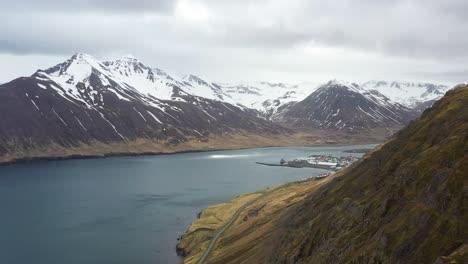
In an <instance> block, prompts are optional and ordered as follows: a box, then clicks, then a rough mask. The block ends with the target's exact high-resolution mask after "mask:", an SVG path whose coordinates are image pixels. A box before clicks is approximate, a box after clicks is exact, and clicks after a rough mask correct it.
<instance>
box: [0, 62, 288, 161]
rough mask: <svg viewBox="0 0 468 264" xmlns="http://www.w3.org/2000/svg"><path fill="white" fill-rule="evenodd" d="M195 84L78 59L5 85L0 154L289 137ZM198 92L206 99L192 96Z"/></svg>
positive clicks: (140, 68)
mask: <svg viewBox="0 0 468 264" xmlns="http://www.w3.org/2000/svg"><path fill="white" fill-rule="evenodd" d="M192 82H193V80H192V79H189V80H181V79H177V78H175V77H172V76H170V75H169V74H167V73H165V72H164V71H162V70H159V69H155V68H151V67H148V66H146V65H144V64H143V63H141V62H139V61H138V60H136V59H135V58H131V57H125V58H122V59H119V60H116V61H110V62H100V61H98V60H96V59H95V58H93V57H91V56H89V55H86V54H75V55H74V56H72V57H71V58H70V59H68V60H67V61H65V62H63V63H60V64H58V65H56V66H54V67H51V68H48V69H45V70H38V71H37V72H36V73H34V74H33V75H32V76H30V77H21V78H18V79H15V80H13V81H11V82H9V83H5V84H3V85H1V86H0V154H2V155H6V154H7V153H10V152H15V151H16V152H17V151H27V150H28V149H38V147H40V148H47V149H54V148H57V147H67V148H71V147H79V146H82V145H83V144H85V145H86V144H96V142H97V143H99V142H100V143H106V144H109V143H112V142H129V141H135V140H138V139H145V140H150V141H155V142H161V144H162V143H164V144H170V145H177V144H179V143H181V142H186V141H195V142H197V141H202V140H206V139H207V137H208V136H210V135H224V134H229V133H236V132H240V131H247V132H250V133H259V132H262V133H281V132H282V131H286V129H284V128H281V127H279V126H277V125H275V124H273V123H271V122H268V121H266V120H264V119H261V118H258V117H257V112H256V111H253V110H250V109H246V108H241V107H238V106H236V105H234V104H230V103H227V101H229V100H230V99H229V98H227V99H224V98H223V99H222V100H221V98H219V96H222V95H223V94H222V91H219V89H218V90H217V89H202V88H200V87H197V86H195V85H192ZM187 87H189V88H187ZM197 89H200V90H202V92H201V93H202V94H203V95H204V96H205V97H201V96H197V95H194V93H198V90H197ZM209 98H218V99H219V100H212V99H209ZM231 102H233V101H231ZM2 155H0V156H2Z"/></svg>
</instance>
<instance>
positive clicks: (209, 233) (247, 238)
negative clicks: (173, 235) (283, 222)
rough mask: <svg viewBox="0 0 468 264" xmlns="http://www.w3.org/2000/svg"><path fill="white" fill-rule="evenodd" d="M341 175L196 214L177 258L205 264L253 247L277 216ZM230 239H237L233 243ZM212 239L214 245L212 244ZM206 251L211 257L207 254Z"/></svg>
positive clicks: (277, 187)
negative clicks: (242, 244) (242, 247)
mask: <svg viewBox="0 0 468 264" xmlns="http://www.w3.org/2000/svg"><path fill="white" fill-rule="evenodd" d="M340 175H341V173H335V175H333V176H330V177H329V178H327V179H323V180H313V179H310V180H306V181H295V182H289V183H284V184H279V185H275V186H271V187H269V188H266V189H263V190H260V191H257V192H253V193H245V194H242V195H239V196H237V197H235V198H234V199H232V200H229V201H226V202H224V203H220V204H215V205H212V206H209V207H207V208H205V209H203V210H202V211H201V212H200V213H199V214H198V218H197V219H196V220H195V221H194V222H193V223H192V224H191V225H190V226H189V227H188V228H187V230H186V231H185V232H184V233H183V234H182V235H181V236H180V238H179V239H178V240H179V242H178V243H177V246H176V249H175V250H176V252H177V255H178V256H180V257H182V258H183V262H182V263H184V264H194V263H198V262H199V260H200V258H202V257H207V258H206V259H207V260H208V262H210V260H213V259H217V258H221V259H222V258H224V257H225V256H226V255H230V254H232V250H231V249H230V247H233V248H235V249H236V250H238V249H239V248H238V243H244V246H246V247H252V246H253V245H254V244H255V241H256V240H257V239H258V238H257V237H256V235H260V234H262V233H268V232H269V230H270V229H271V228H275V225H274V224H273V221H274V219H276V217H277V216H278V215H281V214H282V213H283V212H284V211H285V210H287V209H289V208H292V207H294V205H295V204H297V203H298V202H299V201H302V200H303V199H304V198H305V197H306V195H308V194H310V193H311V192H313V191H315V190H316V189H318V188H319V187H320V186H322V185H324V184H325V183H327V182H329V181H330V180H332V179H333V178H335V177H337V176H340ZM237 210H242V211H240V212H239V211H237ZM231 217H235V219H233V220H232V222H230V221H229V220H230V219H231ZM225 229H227V230H225ZM220 230H221V231H222V232H224V233H223V234H222V235H221V236H220V234H219V233H218V232H220ZM247 234H248V235H247ZM219 236H220V237H219ZM231 237H235V238H236V239H235V242H233V241H232V240H231ZM213 239H215V240H216V241H214V242H212V240H213ZM211 244H214V245H211ZM207 250H208V251H210V252H208V253H211V254H207V253H206V251H207ZM206 255H208V256H206ZM214 262H216V261H214Z"/></svg>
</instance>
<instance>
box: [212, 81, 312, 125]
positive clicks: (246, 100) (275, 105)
mask: <svg viewBox="0 0 468 264" xmlns="http://www.w3.org/2000/svg"><path fill="white" fill-rule="evenodd" d="M219 85H220V86H221V87H222V89H223V90H224V91H225V93H226V94H228V95H229V96H230V97H231V98H233V99H234V100H235V101H236V102H238V103H239V104H242V105H245V106H246V107H249V108H252V109H255V110H257V111H259V112H261V113H262V114H263V115H264V116H265V117H267V118H269V117H270V116H271V115H273V114H274V113H276V112H277V111H278V109H280V108H281V107H283V106H285V105H287V104H289V103H291V102H297V101H301V100H303V99H304V98H306V97H307V96H308V95H309V94H310V93H312V92H313V91H314V90H315V89H317V88H318V83H312V82H307V83H300V84H285V83H270V82H255V83H251V84H249V83H240V84H235V85H232V84H231V85H230V84H219Z"/></svg>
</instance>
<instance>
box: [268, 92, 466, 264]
mask: <svg viewBox="0 0 468 264" xmlns="http://www.w3.org/2000/svg"><path fill="white" fill-rule="evenodd" d="M467 153H468V87H466V86H465V87H460V88H457V89H455V90H453V91H449V92H448V93H447V95H446V96H445V97H444V98H443V99H442V100H440V101H439V102H437V103H435V105H434V106H433V108H431V109H429V110H426V111H425V112H424V114H423V115H422V116H421V117H420V118H419V119H417V120H416V121H414V122H412V123H411V124H410V125H409V126H408V127H407V128H405V129H403V130H402V131H401V132H399V133H398V134H397V135H396V136H395V137H394V138H393V139H392V140H390V141H389V142H387V143H385V144H384V145H382V146H381V147H380V149H379V150H377V151H375V152H373V153H372V154H371V155H369V156H368V157H367V158H365V159H364V160H363V161H362V162H361V163H360V164H358V165H356V166H354V167H352V168H350V169H349V170H348V171H346V172H345V173H344V175H343V176H342V177H339V178H336V179H335V180H334V181H332V182H331V183H329V184H327V185H325V186H324V187H323V188H321V189H319V190H318V191H317V192H315V193H313V194H311V195H310V196H309V197H308V198H307V199H306V200H305V202H303V203H301V204H300V205H299V206H298V207H296V208H295V209H294V210H291V212H290V214H289V216H288V218H287V221H286V222H284V224H283V225H284V226H283V227H284V228H285V230H286V231H285V233H284V235H283V236H282V238H281V243H280V244H279V245H278V246H277V249H276V251H275V252H277V254H276V255H275V256H273V257H272V259H271V261H274V262H277V263H434V262H440V263H443V262H444V261H446V260H447V259H452V260H453V261H456V262H453V263H467V261H468V255H467V254H468V246H467V243H468V240H467V239H468V221H467V219H468V211H467V210H468V204H467V201H468V199H467V194H468V186H467V175H468V174H467V172H468V157H467ZM451 263H452V262H451Z"/></svg>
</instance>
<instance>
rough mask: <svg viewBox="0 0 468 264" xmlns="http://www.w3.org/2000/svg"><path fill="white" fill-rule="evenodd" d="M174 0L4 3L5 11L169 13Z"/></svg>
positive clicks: (26, 1) (45, 0)
mask: <svg viewBox="0 0 468 264" xmlns="http://www.w3.org/2000/svg"><path fill="white" fill-rule="evenodd" d="M175 3H176V1H174V0H137V1H135V0H41V1H37V0H15V1H4V3H2V9H3V12H18V11H19V12H30V11H34V10H36V11H38V12H69V13H77V12H90V11H91V12H102V13H132V12H133V13H134V12H154V13H168V12H171V11H172V10H173V8H174V5H175Z"/></svg>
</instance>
